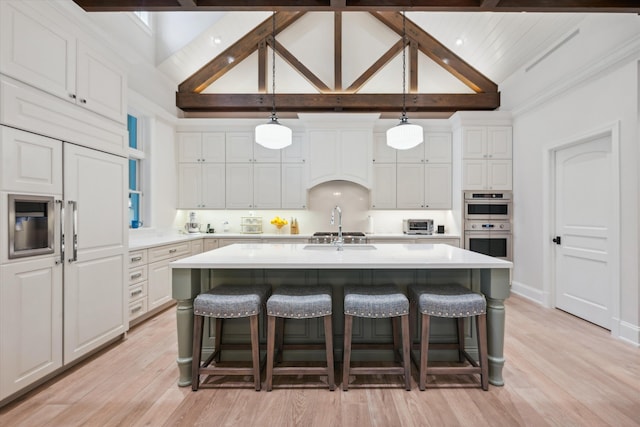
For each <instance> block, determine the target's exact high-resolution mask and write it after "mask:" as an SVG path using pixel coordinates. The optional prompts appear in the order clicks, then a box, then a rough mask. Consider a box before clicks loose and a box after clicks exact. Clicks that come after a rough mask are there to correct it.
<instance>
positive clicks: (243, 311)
mask: <svg viewBox="0 0 640 427" xmlns="http://www.w3.org/2000/svg"><path fill="white" fill-rule="evenodd" d="M270 294H271V286H270V285H230V284H224V285H220V286H217V287H215V288H213V289H211V290H210V291H208V292H204V293H202V294H200V295H198V296H197V297H196V299H195V300H194V301H193V314H194V315H193V362H192V371H191V389H192V390H193V391H197V390H198V388H199V386H200V375H203V374H206V375H253V379H254V384H255V389H256V391H259V390H260V365H261V363H260V346H259V342H258V315H259V314H260V313H261V312H262V307H264V305H265V302H266V300H267V297H268V296H269V295H270ZM205 317H209V318H212V319H214V320H215V323H216V327H215V330H216V337H215V348H214V352H213V354H211V356H209V358H208V359H207V360H206V361H205V362H204V363H203V364H202V366H200V359H201V353H202V325H203V323H204V318H205ZM241 317H248V318H249V321H250V322H249V323H250V331H251V345H250V346H249V345H240V346H234V348H240V349H251V360H252V367H251V368H246V367H232V366H230V367H222V366H217V362H219V361H220V354H221V351H222V349H223V348H224V347H225V345H223V344H222V325H223V319H232V318H241ZM214 361H215V362H216V366H209V365H210V364H211V362H214Z"/></svg>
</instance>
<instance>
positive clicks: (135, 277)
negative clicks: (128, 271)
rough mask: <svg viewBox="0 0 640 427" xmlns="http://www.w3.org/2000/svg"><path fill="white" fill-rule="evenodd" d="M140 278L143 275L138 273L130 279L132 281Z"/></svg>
mask: <svg viewBox="0 0 640 427" xmlns="http://www.w3.org/2000/svg"><path fill="white" fill-rule="evenodd" d="M138 277H142V273H136V274H132V275H131V276H129V278H130V279H131V280H133V279H137V278H138Z"/></svg>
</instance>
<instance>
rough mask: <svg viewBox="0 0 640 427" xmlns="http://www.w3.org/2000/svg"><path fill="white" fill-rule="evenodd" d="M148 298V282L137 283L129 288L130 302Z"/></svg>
mask: <svg viewBox="0 0 640 427" xmlns="http://www.w3.org/2000/svg"><path fill="white" fill-rule="evenodd" d="M146 296H147V281H146V280H145V281H144V282H141V283H136V284H135V285H130V286H129V302H133V301H135V300H137V299H138V298H144V299H145V300H146Z"/></svg>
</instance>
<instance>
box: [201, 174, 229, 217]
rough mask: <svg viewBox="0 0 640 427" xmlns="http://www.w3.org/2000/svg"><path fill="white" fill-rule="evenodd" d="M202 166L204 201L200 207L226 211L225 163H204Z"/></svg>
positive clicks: (202, 200)
mask: <svg viewBox="0 0 640 427" xmlns="http://www.w3.org/2000/svg"><path fill="white" fill-rule="evenodd" d="M199 166H200V171H201V177H202V180H201V188H202V199H201V202H200V207H202V208H207V209H224V207H225V165H224V163H203V164H201V165H199Z"/></svg>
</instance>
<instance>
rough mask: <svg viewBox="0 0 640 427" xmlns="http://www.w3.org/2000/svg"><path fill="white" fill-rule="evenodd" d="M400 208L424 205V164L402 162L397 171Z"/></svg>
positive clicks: (397, 195) (397, 202) (417, 207)
mask: <svg viewBox="0 0 640 427" xmlns="http://www.w3.org/2000/svg"><path fill="white" fill-rule="evenodd" d="M396 176H397V192H396V207H397V208H398V209H420V208H423V207H424V165H422V164H402V165H398V169H397V171H396Z"/></svg>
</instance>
